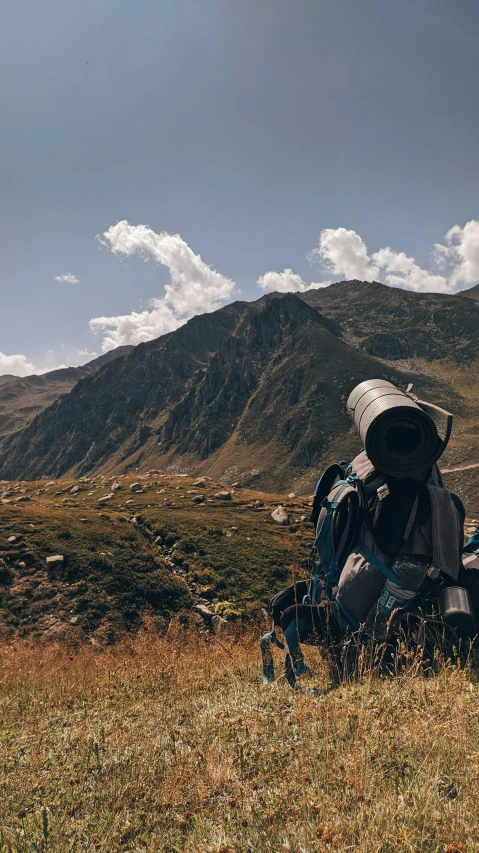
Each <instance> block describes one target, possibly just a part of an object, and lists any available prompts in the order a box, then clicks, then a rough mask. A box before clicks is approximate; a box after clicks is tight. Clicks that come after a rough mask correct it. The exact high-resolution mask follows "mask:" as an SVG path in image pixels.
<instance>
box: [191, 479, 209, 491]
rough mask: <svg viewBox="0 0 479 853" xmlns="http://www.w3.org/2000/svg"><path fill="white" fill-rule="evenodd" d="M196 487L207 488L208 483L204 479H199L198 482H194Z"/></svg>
mask: <svg viewBox="0 0 479 853" xmlns="http://www.w3.org/2000/svg"><path fill="white" fill-rule="evenodd" d="M193 485H194V487H195V489H205V488H206V483H205V481H204V480H197V481H196V483H193Z"/></svg>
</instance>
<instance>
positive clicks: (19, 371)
mask: <svg viewBox="0 0 479 853" xmlns="http://www.w3.org/2000/svg"><path fill="white" fill-rule="evenodd" d="M62 367H66V365H65V364H58V365H54V366H52V365H50V366H49V367H39V365H37V364H34V363H33V361H29V360H28V358H27V356H26V355H20V354H16V355H5V353H3V352H0V376H4V375H5V374H6V373H8V374H12V375H13V376H31V375H32V374H36V375H37V376H40V375H41V374H42V373H48V372H49V371H50V370H59V369H60V368H62Z"/></svg>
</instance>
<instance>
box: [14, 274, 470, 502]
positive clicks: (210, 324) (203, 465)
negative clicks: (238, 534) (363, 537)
mask: <svg viewBox="0 0 479 853" xmlns="http://www.w3.org/2000/svg"><path fill="white" fill-rule="evenodd" d="M466 293H467V292H466ZM478 353H479V305H477V306H476V303H475V302H474V301H473V300H471V299H469V298H467V299H466V298H464V297H463V296H442V295H440V294H422V293H421V294H417V293H411V292H408V291H404V290H400V289H398V288H390V287H386V286H384V285H381V284H379V283H368V282H357V281H350V282H340V283H338V284H335V285H331V286H330V287H329V288H325V289H320V290H315V291H309V292H307V293H306V294H301V295H297V294H292V293H288V294H268V295H267V296H264V297H262V298H261V299H259V300H258V301H257V302H253V303H246V302H235V303H233V304H231V305H228V306H226V307H225V308H222V309H220V310H219V311H216V312H214V313H212V314H204V315H201V316H197V317H194V318H193V319H192V320H190V321H189V322H188V323H187V324H186V325H184V326H182V327H181V328H180V329H178V330H177V331H176V332H173V333H170V334H168V335H164V336H162V337H161V338H158V339H157V340H155V341H151V342H149V343H146V344H140V345H139V346H137V347H135V348H134V349H133V350H132V351H131V352H129V353H127V354H126V355H124V356H122V357H120V358H117V359H116V360H115V361H114V362H112V363H110V364H107V365H106V366H104V367H103V368H102V369H101V370H99V371H98V372H97V373H95V375H92V376H90V377H87V378H85V379H84V380H82V381H81V382H79V383H78V384H77V385H76V386H75V387H74V388H73V389H72V390H71V392H70V393H69V394H67V395H65V396H63V397H62V398H60V399H59V400H57V401H56V402H55V403H53V405H51V406H50V407H48V408H47V409H45V411H44V412H42V413H41V414H39V415H38V417H36V418H35V419H34V420H33V421H32V423H31V424H30V425H29V426H28V427H27V428H26V429H24V430H21V431H20V432H17V433H16V434H13V435H11V436H8V437H6V438H4V439H3V441H2V442H1V445H0V476H3V477H5V478H13V477H17V478H18V477H22V478H25V479H33V478H38V477H41V476H55V477H58V476H65V475H69V476H79V475H83V474H85V473H87V472H90V471H92V470H94V471H102V472H105V473H106V472H112V471H113V472H118V473H121V472H128V471H132V470H136V469H140V470H141V469H143V470H145V469H147V468H151V467H157V468H161V469H164V470H169V471H172V472H180V471H184V472H188V473H192V474H208V475H210V476H212V477H214V478H215V479H217V480H222V479H223V480H226V481H228V480H229V481H230V482H231V481H232V480H238V481H239V482H241V483H242V484H254V485H255V486H256V487H263V488H267V489H278V490H283V489H287V488H288V487H291V486H292V485H293V484H294V485H295V487H300V488H303V489H306V488H309V486H310V484H311V483H312V482H313V481H314V479H315V477H316V473H317V468H318V467H321V466H322V465H323V464H324V463H325V462H328V461H330V460H333V459H336V458H346V457H348V456H349V457H350V456H351V455H352V454H354V453H355V452H356V451H357V450H358V449H359V440H358V439H356V437H355V436H354V435H353V433H352V431H351V428H350V424H349V420H348V418H347V415H346V412H345V402H346V399H347V396H348V394H349V392H350V390H351V389H352V388H353V387H354V385H356V384H357V383H358V382H360V381H362V380H363V379H366V378H371V377H373V376H379V377H385V378H388V379H390V380H391V381H393V382H396V383H398V384H399V385H401V386H402V387H405V386H406V385H407V384H408V383H409V382H411V381H412V382H414V385H415V391H417V393H418V394H419V395H420V396H421V395H423V396H424V397H425V398H427V399H429V400H430V401H431V402H435V403H437V404H439V405H443V406H445V407H446V408H451V409H452V411H454V413H455V414H456V415H457V419H456V426H455V431H454V437H453V440H452V441H451V450H450V459H448V460H447V461H448V462H449V461H450V462H452V463H457V464H460V463H461V462H462V461H463V460H467V461H475V460H474V453H475V452H476V455H477V456H479V454H477V451H476V450H475V448H476V445H477V435H478V434H479V408H478V399H477V379H476V375H477V374H476V372H475V369H476V367H477V356H478ZM7 388H8V385H7Z"/></svg>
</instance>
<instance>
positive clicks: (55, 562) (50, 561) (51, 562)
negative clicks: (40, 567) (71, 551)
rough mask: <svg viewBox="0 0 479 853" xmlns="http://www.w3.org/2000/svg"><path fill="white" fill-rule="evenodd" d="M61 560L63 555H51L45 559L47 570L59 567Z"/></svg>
mask: <svg viewBox="0 0 479 853" xmlns="http://www.w3.org/2000/svg"><path fill="white" fill-rule="evenodd" d="M63 560H64V557H63V554H53V556H51V557H47V566H48V568H53V567H54V566H61V564H62V563H63Z"/></svg>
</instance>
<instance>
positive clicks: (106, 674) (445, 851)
mask: <svg viewBox="0 0 479 853" xmlns="http://www.w3.org/2000/svg"><path fill="white" fill-rule="evenodd" d="M309 663H310V664H312V665H313V666H315V668H316V672H317V675H316V678H317V681H318V682H319V683H321V684H323V686H327V684H328V674H327V670H325V667H324V664H323V663H322V662H321V659H320V657H319V654H318V653H317V652H316V651H312V652H311V654H310V657H309ZM0 702H1V722H2V738H1V742H0V766H1V785H2V797H1V798H0V851H1V853H34V852H35V853H38V851H43V852H44V853H47V851H50V853H65V851H96V850H98V851H108V853H273V851H274V853H276V851H292V852H293V853H323V851H329V850H337V851H350V850H354V851H358V853H371V851H374V853H398V851H399V853H410V851H422V853H473V851H477V850H478V849H479V828H478V822H477V784H478V781H479V758H478V757H479V727H478V725H477V721H478V717H479V685H478V681H477V676H476V675H475V673H474V670H473V669H472V668H468V669H466V671H464V672H460V671H457V670H455V669H454V668H444V669H443V670H442V671H441V672H440V673H439V674H438V675H437V676H435V677H432V678H427V679H426V678H424V677H422V676H421V675H420V674H418V672H417V671H416V668H415V662H414V661H412V662H410V664H409V667H407V668H406V670H405V671H404V673H403V674H402V675H401V676H399V677H397V678H382V679H380V678H378V677H377V676H375V675H374V674H373V673H369V674H368V673H367V672H366V673H365V674H364V675H363V676H362V677H361V678H360V680H359V681H358V682H351V683H348V682H343V683H342V685H341V686H340V687H339V688H338V689H336V690H334V691H333V692H330V693H329V694H328V695H326V696H312V695H310V694H301V693H300V694H297V693H293V692H292V691H291V690H289V688H287V687H286V686H285V684H284V682H283V681H282V680H279V681H278V682H277V683H276V684H274V685H272V686H270V687H267V688H263V687H262V684H261V678H260V666H259V659H258V650H257V643H256V638H251V639H248V637H244V636H241V637H240V636H236V637H235V636H231V637H229V636H223V637H222V638H221V639H219V638H214V639H211V638H205V637H201V636H199V635H197V634H195V635H192V634H188V633H186V634H185V632H184V630H183V629H182V627H181V625H179V624H175V625H173V626H171V628H170V631H169V633H168V635H167V636H165V637H160V636H158V635H157V634H156V633H151V632H145V633H141V634H140V635H139V636H137V638H136V639H135V641H134V642H124V643H123V644H119V645H118V646H116V647H115V648H113V649H111V648H110V649H107V650H102V649H100V648H97V647H92V646H91V645H90V646H87V647H83V648H82V649H81V650H80V651H79V652H74V651H70V650H68V649H66V648H65V646H63V645H61V644H56V643H50V644H46V645H45V644H44V645H39V646H38V645H37V646H35V645H31V644H27V643H21V642H17V643H14V644H10V645H6V644H5V643H4V644H3V645H2V646H1V648H0Z"/></svg>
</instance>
